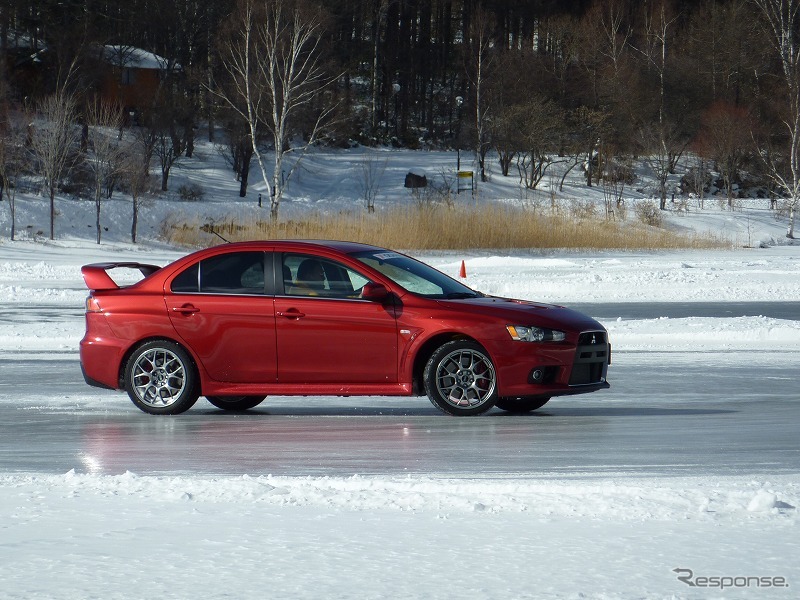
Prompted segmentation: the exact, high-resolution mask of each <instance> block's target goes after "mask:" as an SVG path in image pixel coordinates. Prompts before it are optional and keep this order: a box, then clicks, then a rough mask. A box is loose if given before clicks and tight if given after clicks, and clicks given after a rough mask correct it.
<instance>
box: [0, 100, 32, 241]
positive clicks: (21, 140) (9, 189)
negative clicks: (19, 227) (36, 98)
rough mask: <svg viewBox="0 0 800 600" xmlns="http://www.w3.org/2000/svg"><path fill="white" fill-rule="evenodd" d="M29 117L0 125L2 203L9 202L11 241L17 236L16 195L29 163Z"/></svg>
mask: <svg viewBox="0 0 800 600" xmlns="http://www.w3.org/2000/svg"><path fill="white" fill-rule="evenodd" d="M27 117H28V115H25V114H21V115H17V116H15V117H12V116H11V115H9V116H8V117H6V118H3V119H2V121H3V122H2V123H0V202H2V201H3V200H4V199H5V200H8V209H9V217H10V221H11V231H10V232H9V237H10V239H12V240H13V239H14V236H15V235H16V193H17V186H18V184H19V179H20V176H21V175H22V173H23V172H24V169H25V164H27V163H28V162H29V151H28V149H27V148H26V147H25V137H26V135H27V134H26V130H27V128H26V125H27V123H30V120H29V118H27Z"/></svg>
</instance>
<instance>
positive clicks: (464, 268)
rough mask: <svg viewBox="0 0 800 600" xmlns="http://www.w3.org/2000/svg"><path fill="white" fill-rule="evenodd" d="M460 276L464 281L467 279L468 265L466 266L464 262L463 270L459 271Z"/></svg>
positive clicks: (462, 263) (462, 262) (462, 264)
mask: <svg viewBox="0 0 800 600" xmlns="http://www.w3.org/2000/svg"><path fill="white" fill-rule="evenodd" d="M458 276H459V277H461V278H462V279H466V278H467V265H465V264H464V261H463V260H462V261H461V268H460V269H459V270H458Z"/></svg>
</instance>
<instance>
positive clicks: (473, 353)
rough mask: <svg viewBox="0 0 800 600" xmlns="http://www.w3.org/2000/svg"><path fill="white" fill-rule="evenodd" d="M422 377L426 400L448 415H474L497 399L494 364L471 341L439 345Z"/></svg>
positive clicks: (484, 409)
mask: <svg viewBox="0 0 800 600" xmlns="http://www.w3.org/2000/svg"><path fill="white" fill-rule="evenodd" d="M423 378H424V381H425V391H426V392H427V393H428V398H430V401H431V402H432V403H433V405H434V406H435V407H436V408H438V409H439V410H441V411H443V412H445V413H447V414H450V415H455V416H468V415H478V414H481V413H483V412H486V411H487V410H489V409H490V408H492V406H494V403H495V402H496V401H497V375H496V372H495V368H494V365H493V364H492V361H491V359H490V358H489V356H488V355H487V354H486V351H485V350H484V349H483V348H482V347H481V346H480V345H479V344H476V343H475V342H470V341H466V340H456V341H452V342H447V343H446V344H443V345H442V346H440V347H439V348H438V349H437V350H436V351H435V352H434V353H433V354H432V355H431V357H430V359H429V360H428V362H427V364H426V365H425V371H424V374H423Z"/></svg>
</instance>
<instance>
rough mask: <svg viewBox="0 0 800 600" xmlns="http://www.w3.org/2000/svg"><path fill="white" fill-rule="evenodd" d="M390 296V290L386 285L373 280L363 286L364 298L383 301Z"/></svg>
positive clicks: (362, 293) (362, 294) (362, 295)
mask: <svg viewBox="0 0 800 600" xmlns="http://www.w3.org/2000/svg"><path fill="white" fill-rule="evenodd" d="M388 296H389V290H387V289H386V286H385V285H382V284H380V283H374V282H372V281H370V282H368V283H365V284H364V287H363V288H361V297H362V298H363V299H364V300H371V301H372V302H383V301H384V300H386V298H387V297H388Z"/></svg>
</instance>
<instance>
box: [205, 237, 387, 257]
mask: <svg viewBox="0 0 800 600" xmlns="http://www.w3.org/2000/svg"><path fill="white" fill-rule="evenodd" d="M265 246H268V247H270V248H274V249H275V250H281V249H298V248H303V247H306V248H308V249H311V248H330V249H332V250H337V251H339V252H343V253H345V254H349V253H351V252H363V251H370V250H386V248H381V247H380V246H372V245H369V244H362V243H359V242H349V241H344V240H292V239H285V240H250V241H246V242H230V243H226V244H220V245H219V246H214V248H219V249H222V248H229V249H236V250H247V249H256V248H258V249H261V248H264V247H265Z"/></svg>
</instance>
